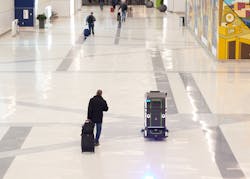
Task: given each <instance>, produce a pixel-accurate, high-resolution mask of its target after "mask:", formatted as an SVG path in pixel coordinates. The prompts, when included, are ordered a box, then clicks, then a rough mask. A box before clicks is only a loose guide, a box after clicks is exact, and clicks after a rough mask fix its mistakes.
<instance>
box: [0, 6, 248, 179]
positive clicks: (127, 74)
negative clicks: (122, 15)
mask: <svg viewBox="0 0 250 179" xmlns="http://www.w3.org/2000/svg"><path fill="white" fill-rule="evenodd" d="M91 11H93V12H94V15H95V16H96V19H97V21H96V26H95V28H96V30H95V36H94V37H93V36H91V37H89V38H88V39H87V40H86V41H84V40H83V37H82V35H81V33H82V29H83V27H84V26H85V20H84V19H85V18H86V16H87V15H88V14H89V13H90V12H91ZM99 88H101V89H103V93H104V94H103V96H104V98H105V99H106V100H107V102H108V105H109V108H110V110H109V111H108V112H107V113H105V116H104V124H103V133H102V136H101V141H100V142H101V145H100V146H99V147H97V148H96V152H95V154H87V153H84V154H82V153H81V150H80V130H81V124H82V123H83V121H84V120H85V119H86V109H87V105H88V100H89V99H90V97H92V96H93V95H94V94H95V92H96V90H97V89H99ZM150 90H161V91H167V92H168V98H167V100H168V116H167V121H168V128H169V130H170V133H169V138H168V139H167V140H165V141H147V140H144V138H143V136H142V135H141V133H140V130H141V128H142V127H143V124H144V121H143V120H144V119H143V113H144V106H143V103H144V94H145V92H147V91H150ZM248 101H250V62H249V61H241V62H234V61H229V62H217V61H216V60H215V59H213V58H212V57H211V56H209V55H208V54H207V53H206V52H205V50H204V49H203V48H202V47H201V46H200V45H199V43H197V42H196V40H195V39H194V37H193V36H192V34H191V33H190V32H189V31H188V29H186V28H182V27H180V26H179V17H178V15H176V14H171V13H167V14H164V13H160V12H159V11H158V10H156V9H146V8H145V7H143V6H137V7H134V16H133V17H129V18H128V19H127V21H126V22H125V23H123V24H122V27H121V29H119V28H117V22H116V17H115V16H114V14H111V13H110V12H109V7H105V9H104V11H103V12H101V11H100V9H99V8H98V7H87V8H86V7H83V8H82V11H79V12H78V13H77V14H76V15H75V17H72V18H59V19H57V20H56V21H54V22H53V23H52V24H47V28H46V29H45V30H40V31H39V30H38V29H35V30H29V31H21V32H20V33H19V35H17V36H16V37H14V38H13V37H11V34H10V33H9V34H6V35H4V36H1V37H0V178H1V179H2V178H3V179H99V178H100V179H247V178H249V179H250V105H248Z"/></svg>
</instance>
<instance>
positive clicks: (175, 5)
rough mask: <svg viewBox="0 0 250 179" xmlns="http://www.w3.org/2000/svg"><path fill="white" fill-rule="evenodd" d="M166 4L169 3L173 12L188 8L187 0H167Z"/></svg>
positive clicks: (183, 10) (168, 5)
mask: <svg viewBox="0 0 250 179" xmlns="http://www.w3.org/2000/svg"><path fill="white" fill-rule="evenodd" d="M164 4H166V5H167V7H168V11H171V12H185V10H186V1H185V0H165V1H164Z"/></svg>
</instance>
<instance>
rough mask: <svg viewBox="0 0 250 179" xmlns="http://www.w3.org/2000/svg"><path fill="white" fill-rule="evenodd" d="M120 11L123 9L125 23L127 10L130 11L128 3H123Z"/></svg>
mask: <svg viewBox="0 0 250 179" xmlns="http://www.w3.org/2000/svg"><path fill="white" fill-rule="evenodd" d="M119 9H121V11H122V21H123V22H125V19H126V14H127V10H128V5H127V4H126V2H122V3H121V5H120V7H119Z"/></svg>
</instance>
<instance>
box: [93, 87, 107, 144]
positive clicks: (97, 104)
mask: <svg viewBox="0 0 250 179" xmlns="http://www.w3.org/2000/svg"><path fill="white" fill-rule="evenodd" d="M103 111H108V105H107V102H106V101H105V100H104V99H103V97H102V90H98V91H97V92H96V95H95V96H94V97H93V98H91V99H90V101H89V106H88V119H89V120H90V121H92V122H93V123H94V124H95V126H96V136H95V145H96V146H98V145H99V139H100V135H101V131H102V121H103Z"/></svg>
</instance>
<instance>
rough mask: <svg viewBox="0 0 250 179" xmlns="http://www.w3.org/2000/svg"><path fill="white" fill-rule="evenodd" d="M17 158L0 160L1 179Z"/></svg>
mask: <svg viewBox="0 0 250 179" xmlns="http://www.w3.org/2000/svg"><path fill="white" fill-rule="evenodd" d="M14 158H15V157H6V158H0V179H2V178H3V177H4V175H5V174H6V171H7V170H8V169H9V167H10V165H11V163H12V161H13V160H14Z"/></svg>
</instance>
